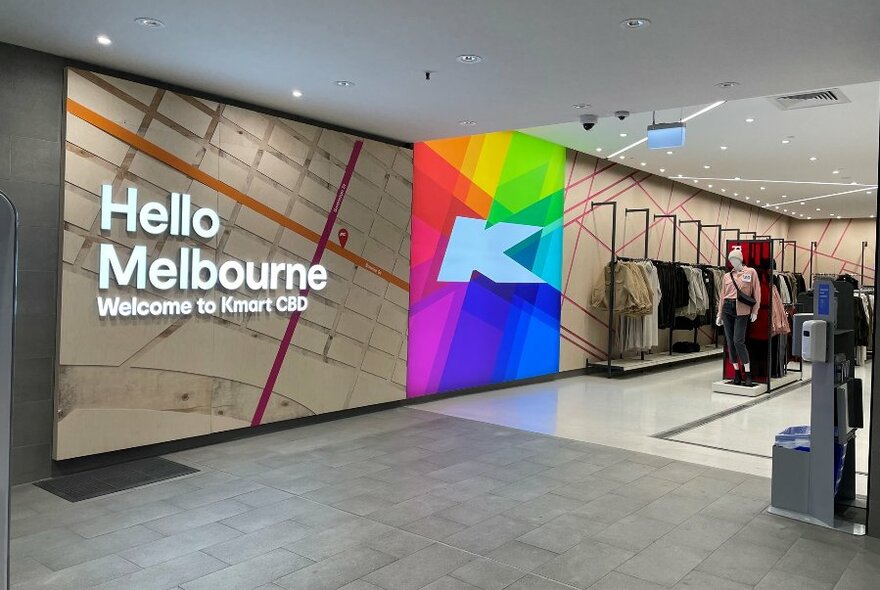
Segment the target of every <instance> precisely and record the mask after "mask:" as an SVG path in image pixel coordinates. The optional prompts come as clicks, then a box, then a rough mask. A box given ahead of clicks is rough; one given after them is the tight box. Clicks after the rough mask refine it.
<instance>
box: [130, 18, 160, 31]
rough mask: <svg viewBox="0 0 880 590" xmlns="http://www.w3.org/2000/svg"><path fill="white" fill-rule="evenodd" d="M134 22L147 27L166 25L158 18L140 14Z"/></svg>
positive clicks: (157, 27)
mask: <svg viewBox="0 0 880 590" xmlns="http://www.w3.org/2000/svg"><path fill="white" fill-rule="evenodd" d="M134 22H136V23H137V24H139V25H140V26H142V27H147V28H149V29H161V28H162V27H164V26H165V23H163V22H162V21H160V20H159V19H158V18H150V17H149V16H140V17H138V18H136V19H134Z"/></svg>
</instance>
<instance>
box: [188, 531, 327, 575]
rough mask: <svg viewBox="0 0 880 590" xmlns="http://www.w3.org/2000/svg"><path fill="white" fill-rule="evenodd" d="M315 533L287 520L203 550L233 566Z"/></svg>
mask: <svg viewBox="0 0 880 590" xmlns="http://www.w3.org/2000/svg"><path fill="white" fill-rule="evenodd" d="M313 533H314V531H313V530H312V529H310V528H309V527H307V526H304V525H301V524H299V523H298V522H295V521H292V520H285V521H283V522H279V523H278V524H274V525H272V526H268V527H266V528H262V529H260V530H257V531H254V532H252V533H247V534H245V535H241V536H239V537H235V538H233V539H230V540H228V541H225V542H222V543H218V544H216V545H211V546H209V547H206V548H205V549H203V551H204V552H205V553H207V554H208V555H210V556H212V557H215V558H217V559H219V560H221V561H223V562H225V563H227V564H230V565H233V564H236V563H240V562H242V561H247V560H248V559H253V558H254V557H257V556H259V555H262V554H264V553H269V552H270V551H273V550H275V549H279V548H281V547H284V546H285V545H289V544H291V543H295V542H296V541H299V540H300V539H303V538H305V537H308V536H309V535H311V534H313Z"/></svg>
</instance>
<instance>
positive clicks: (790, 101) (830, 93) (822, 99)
mask: <svg viewBox="0 0 880 590" xmlns="http://www.w3.org/2000/svg"><path fill="white" fill-rule="evenodd" d="M770 100H771V101H773V103H774V104H776V106H777V107H779V108H780V109H781V110H783V111H793V110H796V109H809V108H813V107H824V106H828V105H833V104H846V103H848V102H849V98H847V97H846V95H845V94H844V93H843V92H842V91H841V90H840V89H839V88H828V89H826V90H814V91H812V92H801V93H799V94H789V95H787V96H774V97H772V98H770Z"/></svg>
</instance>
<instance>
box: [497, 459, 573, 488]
mask: <svg viewBox="0 0 880 590" xmlns="http://www.w3.org/2000/svg"><path fill="white" fill-rule="evenodd" d="M549 470H550V468H549V467H547V466H546V465H541V464H540V463H534V462H532V461H529V460H527V459H524V460H521V461H515V462H514V463H510V464H509V465H498V466H496V467H495V468H494V469H489V470H488V471H486V472H485V473H483V475H485V476H486V477H491V478H492V479H497V480H500V481H506V482H510V483H513V482H516V481H519V480H520V479H523V478H526V477H531V476H533V475H538V474H540V473H545V472H547V471H549ZM552 479H556V478H552Z"/></svg>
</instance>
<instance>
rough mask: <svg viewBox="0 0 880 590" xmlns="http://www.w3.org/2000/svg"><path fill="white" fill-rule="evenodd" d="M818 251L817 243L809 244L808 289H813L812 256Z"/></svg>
mask: <svg viewBox="0 0 880 590" xmlns="http://www.w3.org/2000/svg"><path fill="white" fill-rule="evenodd" d="M818 249H819V242H810V289H812V288H813V256H814V255H815V253H816V250H818Z"/></svg>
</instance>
